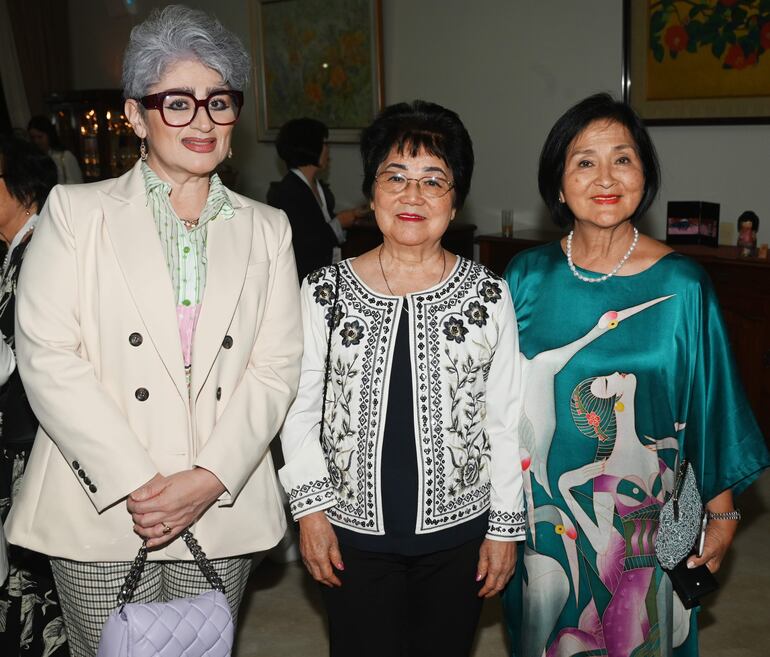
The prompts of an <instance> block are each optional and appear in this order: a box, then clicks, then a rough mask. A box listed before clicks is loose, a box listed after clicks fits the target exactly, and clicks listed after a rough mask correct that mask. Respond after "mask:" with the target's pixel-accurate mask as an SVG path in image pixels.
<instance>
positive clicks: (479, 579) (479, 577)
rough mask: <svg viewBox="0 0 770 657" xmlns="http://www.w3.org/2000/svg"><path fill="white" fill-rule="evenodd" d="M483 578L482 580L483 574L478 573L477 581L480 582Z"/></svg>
mask: <svg viewBox="0 0 770 657" xmlns="http://www.w3.org/2000/svg"><path fill="white" fill-rule="evenodd" d="M481 580H482V577H481V574H479V575H476V581H477V582H480V581H481Z"/></svg>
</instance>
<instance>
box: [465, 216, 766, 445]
mask: <svg viewBox="0 0 770 657" xmlns="http://www.w3.org/2000/svg"><path fill="white" fill-rule="evenodd" d="M558 238H559V234H558V233H552V232H547V231H536V230H532V231H522V232H521V233H514V236H513V237H512V238H511V237H502V236H501V235H499V234H498V235H480V236H479V237H478V238H477V240H476V241H477V242H478V244H479V259H480V260H481V262H482V263H483V264H484V265H486V266H487V267H489V268H490V269H491V270H492V271H494V272H495V273H498V274H502V273H503V271H504V270H505V267H506V265H507V264H508V262H509V261H510V259H511V258H512V257H513V256H514V255H516V254H517V253H519V252H520V251H524V250H525V249H528V248H531V247H533V246H536V245H538V244H542V243H543V242H547V241H552V240H555V239H558ZM672 248H674V249H676V250H677V251H678V252H679V253H683V254H685V255H687V256H690V257H691V258H694V259H695V260H697V261H698V262H699V263H700V264H701V265H702V266H703V268H704V269H705V270H706V271H707V272H708V274H709V276H710V277H711V280H712V282H713V283H714V288H715V290H716V293H717V297H718V298H719V303H720V305H721V306H722V313H723V315H724V318H725V324H726V326H727V332H728V334H729V336H730V342H731V345H732V348H733V353H734V354H735V360H736V362H737V365H738V370H739V372H740V374H741V380H742V382H743V386H744V388H745V389H746V395H747V396H748V398H749V402H750V403H751V406H752V408H753V409H754V413H755V414H756V416H757V420H758V422H759V426H760V428H761V429H762V432H763V433H764V434H765V439H766V440H768V441H770V262H769V261H767V260H759V259H757V258H739V257H738V249H737V247H733V246H719V247H708V246H694V245H677V246H673V247H672Z"/></svg>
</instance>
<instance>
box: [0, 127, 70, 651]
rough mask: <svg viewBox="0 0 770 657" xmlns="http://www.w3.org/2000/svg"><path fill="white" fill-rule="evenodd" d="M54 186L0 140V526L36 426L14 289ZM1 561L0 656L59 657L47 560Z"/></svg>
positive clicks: (29, 556) (27, 152) (13, 553)
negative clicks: (21, 364) (21, 368)
mask: <svg viewBox="0 0 770 657" xmlns="http://www.w3.org/2000/svg"><path fill="white" fill-rule="evenodd" d="M55 184H56V166H55V165H54V163H53V161H52V160H51V158H50V157H48V156H47V155H45V154H43V153H41V152H40V151H39V150H38V149H37V148H35V147H34V146H33V145H32V144H30V143H29V142H27V141H24V140H22V139H19V138H0V240H2V244H3V247H4V248H3V249H2V251H3V252H4V256H3V260H2V270H0V271H1V273H2V278H0V338H2V339H0V523H1V522H2V521H4V520H5V519H6V517H7V516H8V513H9V511H10V510H11V508H12V507H13V505H14V503H15V501H16V495H17V492H18V490H19V487H20V486H21V482H22V480H23V479H24V476H25V470H26V468H27V464H28V462H29V458H30V451H31V450H32V444H33V442H34V440H35V432H36V431H37V427H38V421H37V418H36V417H35V414H34V412H33V411H32V409H31V408H30V405H29V402H28V401H27V395H26V393H25V390H24V385H23V384H22V381H21V378H20V377H19V372H18V370H17V369H16V359H15V357H14V335H15V331H14V319H15V314H16V313H15V310H16V284H17V282H18V280H19V274H20V273H21V270H22V265H24V267H25V269H26V267H27V265H26V264H25V255H26V254H27V247H28V246H29V245H30V244H31V242H32V240H33V235H34V232H35V226H36V225H37V223H38V212H39V211H40V209H41V208H42V207H43V203H44V202H45V200H46V198H47V196H48V193H49V192H50V191H51V188H52V187H53V186H54V185H55ZM33 266H34V265H33ZM38 266H40V265H38ZM42 266H43V267H45V265H44V264H43V265H42ZM53 495H54V496H56V493H53ZM0 542H4V540H3V537H2V531H0ZM8 558H9V570H8V571H7V574H8V578H7V580H6V578H5V577H4V576H0V655H8V656H9V657H10V656H11V655H13V656H14V657H15V656H16V655H21V654H24V655H28V656H29V657H65V656H66V655H68V654H69V652H68V650H67V637H66V634H65V632H64V622H63V621H62V614H61V608H60V606H59V598H58V596H57V593H56V587H55V586H54V580H53V576H52V575H51V566H50V564H49V562H48V559H47V558H46V557H45V556H44V555H43V554H39V553H38V552H36V551H33V550H27V549H25V548H23V547H19V546H17V545H12V546H10V547H9V550H8Z"/></svg>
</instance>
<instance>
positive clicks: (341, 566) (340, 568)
mask: <svg viewBox="0 0 770 657" xmlns="http://www.w3.org/2000/svg"><path fill="white" fill-rule="evenodd" d="M337 570H345V564H344V563H342V562H341V561H340V562H339V563H338V564H337Z"/></svg>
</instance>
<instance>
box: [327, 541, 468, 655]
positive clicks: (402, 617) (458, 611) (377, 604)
mask: <svg viewBox="0 0 770 657" xmlns="http://www.w3.org/2000/svg"><path fill="white" fill-rule="evenodd" d="M482 541H483V538H479V539H477V540H473V541H470V542H469V543H465V544H464V545H461V546H460V547H457V548H453V549H451V550H444V551H441V552H433V553H431V554H425V555H420V556H404V555H398V554H385V553H379V552H366V551H363V550H356V549H354V548H351V547H349V546H346V545H342V546H341V550H342V560H343V562H344V564H345V570H344V572H341V573H340V572H338V573H337V575H338V576H339V578H340V579H341V580H342V586H341V587H339V588H334V589H331V588H328V587H326V586H321V589H322V593H323V599H324V604H325V606H326V613H327V615H328V619H329V639H330V651H329V654H330V655H331V657H433V656H435V657H467V656H468V655H469V654H470V651H471V647H472V645H473V637H474V635H475V634H476V626H477V625H478V622H479V616H480V614H481V606H482V603H483V600H482V599H481V598H479V597H478V595H477V594H478V592H479V590H480V589H481V586H482V584H483V582H477V581H476V567H477V565H478V559H479V547H481V543H482Z"/></svg>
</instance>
